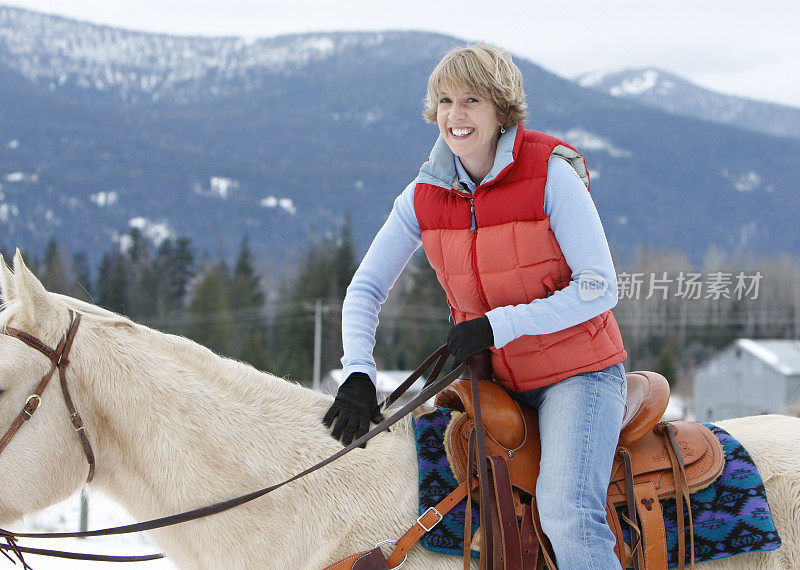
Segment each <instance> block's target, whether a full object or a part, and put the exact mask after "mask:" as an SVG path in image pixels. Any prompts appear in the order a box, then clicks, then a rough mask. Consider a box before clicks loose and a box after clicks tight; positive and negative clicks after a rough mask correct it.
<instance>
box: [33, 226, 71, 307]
mask: <svg viewBox="0 0 800 570" xmlns="http://www.w3.org/2000/svg"><path fill="white" fill-rule="evenodd" d="M39 275H40V278H41V282H42V285H44V287H45V289H47V290H48V291H53V292H54V293H63V294H69V293H70V290H71V288H72V283H73V279H72V277H71V276H70V274H69V270H68V269H67V264H66V263H64V255H63V252H62V248H61V247H60V246H59V244H58V242H57V241H56V240H55V238H52V237H51V238H50V240H49V241H48V242H47V247H46V248H45V252H44V259H43V263H42V268H41V270H40V272H39Z"/></svg>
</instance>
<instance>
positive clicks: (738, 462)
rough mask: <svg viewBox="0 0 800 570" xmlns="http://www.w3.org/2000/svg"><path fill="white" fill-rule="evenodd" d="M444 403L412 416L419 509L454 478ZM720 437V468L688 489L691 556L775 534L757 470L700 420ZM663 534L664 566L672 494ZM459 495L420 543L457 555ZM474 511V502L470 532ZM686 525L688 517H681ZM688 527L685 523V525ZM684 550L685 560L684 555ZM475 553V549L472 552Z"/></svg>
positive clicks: (670, 542) (672, 545)
mask: <svg viewBox="0 0 800 570" xmlns="http://www.w3.org/2000/svg"><path fill="white" fill-rule="evenodd" d="M455 414H457V413H456V412H453V411H452V410H448V409H446V408H437V409H436V410H435V411H433V412H431V413H428V414H424V415H422V416H420V417H418V418H415V419H414V421H413V426H414V434H415V435H416V441H417V459H418V461H419V489H420V493H419V510H420V514H422V513H423V512H425V511H426V510H427V509H428V507H431V506H434V505H436V504H437V503H438V502H439V501H441V500H442V499H443V498H444V497H445V496H447V495H448V494H449V493H450V492H451V491H452V490H453V489H455V488H456V486H457V485H458V483H457V482H456V479H455V476H454V475H453V472H452V470H451V468H450V465H449V463H448V461H447V457H446V454H445V451H444V433H445V429H446V428H447V426H448V425H449V424H450V421H451V420H452V419H453V416H454V415H455ZM705 425H706V426H707V427H708V428H709V429H710V430H711V431H712V432H713V433H714V435H715V436H716V437H717V438H718V439H719V441H720V443H721V444H722V448H723V452H724V454H725V468H724V470H723V472H722V474H721V475H720V476H719V478H718V479H717V480H716V481H715V482H714V483H713V484H711V485H710V486H709V487H706V488H705V489H703V490H701V491H698V492H696V493H693V494H692V495H691V503H692V517H693V520H694V532H695V561H696V562H703V561H706V560H715V559H718V558H725V557H728V556H733V555H735V554H741V553H743V552H759V551H767V550H776V549H777V548H778V547H780V544H781V542H780V537H779V536H778V532H777V530H776V529H775V524H774V522H773V520H772V515H771V514H770V511H769V505H768V504H767V497H766V492H765V490H764V484H763V482H762V480H761V476H760V475H759V474H758V470H757V469H756V466H755V465H754V464H753V461H752V459H751V458H750V455H749V454H748V453H747V451H746V450H745V449H744V447H743V446H742V445H741V444H740V443H739V442H738V441H736V440H735V439H733V437H731V435H730V434H728V432H726V431H725V430H723V429H721V428H719V427H717V426H715V425H713V424H705ZM661 506H662V509H663V511H664V527H665V530H666V535H667V552H668V565H669V567H673V566H678V561H677V554H676V553H677V550H678V532H677V521H676V511H677V506H676V504H675V500H674V499H663V500H661ZM465 509H466V502H465V501H462V502H461V503H460V504H459V505H457V506H456V507H455V508H454V509H453V510H451V511H450V513H448V514H447V515H446V516H445V518H444V520H443V521H442V522H441V523H439V525H438V526H436V527H435V528H434V529H433V530H432V531H431V532H429V533H427V534H425V535H424V536H423V537H422V539H421V540H420V543H421V544H422V545H423V546H424V547H425V548H427V549H428V550H431V551H434V552H439V553H442V554H452V555H455V556H461V555H462V552H463V534H464V514H465ZM477 520H478V512H477V509H476V508H474V507H473V513H472V521H473V529H472V530H473V532H474V531H475V530H476V529H477V525H478V523H477V522H476V521H477ZM686 521H687V525H688V517H687V519H686ZM687 528H688V527H687ZM688 554H689V553H688V552H687V559H686V562H687V563H688V561H689V557H688ZM472 555H473V557H475V558H477V557H478V552H476V551H473V552H472Z"/></svg>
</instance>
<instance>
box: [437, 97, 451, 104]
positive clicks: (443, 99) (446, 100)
mask: <svg viewBox="0 0 800 570" xmlns="http://www.w3.org/2000/svg"><path fill="white" fill-rule="evenodd" d="M439 103H450V97H442V98H441V99H439Z"/></svg>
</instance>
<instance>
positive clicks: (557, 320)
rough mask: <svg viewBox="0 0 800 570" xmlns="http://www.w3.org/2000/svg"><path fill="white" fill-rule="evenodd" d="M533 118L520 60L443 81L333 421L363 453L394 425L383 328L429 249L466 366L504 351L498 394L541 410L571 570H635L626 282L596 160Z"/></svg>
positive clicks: (492, 56)
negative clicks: (624, 530) (617, 518)
mask: <svg viewBox="0 0 800 570" xmlns="http://www.w3.org/2000/svg"><path fill="white" fill-rule="evenodd" d="M525 115H526V106H525V93H524V91H523V87H522V74H521V73H520V71H519V69H518V68H517V66H516V65H515V64H514V63H513V62H512V60H511V57H510V56H509V55H508V54H507V53H505V52H502V51H500V50H498V49H495V48H493V47H490V46H488V45H486V44H483V43H480V44H477V45H472V46H466V47H460V48H456V49H454V50H452V51H451V52H449V53H448V54H447V55H445V56H444V58H443V59H442V61H441V62H439V64H438V65H437V66H436V68H435V69H434V70H433V73H432V74H431V76H430V79H429V81H428V95H427V99H426V109H425V112H424V116H425V119H426V120H427V121H429V122H431V123H433V122H435V123H436V124H437V125H438V126H439V138H438V140H437V141H436V144H435V145H434V147H433V150H432V151H431V154H430V158H429V160H428V161H427V162H425V163H424V164H423V165H422V167H421V169H420V172H419V175H418V176H417V177H416V179H415V180H414V181H413V182H412V183H411V184H409V185H408V187H407V188H406V189H405V190H404V191H403V193H402V194H400V196H399V197H398V198H397V199H396V200H395V202H394V207H393V209H392V212H391V214H390V215H389V218H388V219H387V221H386V223H385V224H384V226H383V227H382V228H381V230H380V231H379V232H378V234H377V236H376V237H375V240H374V241H373V242H372V245H371V246H370V248H369V251H368V252H367V254H366V255H365V256H364V260H363V261H362V262H361V265H360V267H359V268H358V270H357V271H356V273H355V275H354V277H353V281H352V283H351V284H350V286H349V288H348V290H347V296H346V297H345V300H344V307H343V310H342V336H343V344H344V357H343V358H342V363H343V365H344V371H343V372H344V374H345V377H346V378H347V379H346V381H345V382H344V383H343V384H342V386H341V387H340V389H339V392H338V394H337V396H336V399H335V401H334V404H333V406H332V407H331V408H330V410H329V411H328V413H327V414H326V416H325V418H324V420H323V421H324V423H325V425H326V426H328V427H329V426H330V425H331V424H332V423H333V422H334V421H336V425H335V426H334V429H333V431H332V435H333V437H335V438H337V439H338V438H341V439H342V442H343V443H344V444H348V443H349V442H351V441H352V439H353V437H359V436H361V435H363V434H364V433H366V431H367V430H368V428H369V422H370V419H372V420H373V421H374V420H376V419H379V418H378V417H377V416H376V413H377V409H376V403H377V401H376V394H375V387H374V384H373V382H374V379H375V362H374V360H373V358H372V348H373V346H374V344H375V329H376V327H377V324H378V312H379V310H380V305H381V304H382V303H383V302H384V301H385V299H386V296H387V294H388V292H389V289H390V288H391V287H392V285H393V284H394V282H395V280H396V279H397V277H398V276H399V274H400V272H401V271H402V269H403V268H404V267H405V265H406V263H407V262H408V260H409V258H410V257H411V254H412V253H413V252H414V251H415V250H416V248H417V247H419V245H420V244H422V245H423V246H424V249H425V253H426V255H427V257H428V261H429V262H430V263H431V265H432V266H433V268H434V269H435V270H436V274H437V277H438V279H439V282H440V283H441V284H442V286H443V287H444V289H445V291H446V293H447V299H448V303H449V305H450V309H451V313H452V317H453V322H454V323H456V324H455V326H454V327H453V328H452V329H451V331H450V334H449V336H448V345H449V347H450V351H451V353H452V354H453V355H454V357H455V359H456V362H459V361H461V360H463V359H464V358H466V357H467V356H469V355H470V354H472V353H474V352H477V351H479V350H483V349H486V348H491V351H492V368H493V375H494V379H495V381H497V382H499V383H500V384H502V385H503V386H504V387H505V388H506V389H507V390H508V391H509V392H511V393H512V395H514V396H515V397H516V398H519V399H520V400H523V401H525V402H527V403H528V404H530V405H532V406H534V407H535V408H536V409H537V410H538V413H539V423H540V432H541V445H542V457H541V464H540V473H539V477H538V482H537V488H536V496H537V502H538V506H539V514H540V518H541V522H542V528H543V530H544V532H545V533H546V534H547V536H548V538H549V539H550V541H551V543H552V545H553V549H554V551H555V553H556V562H557V564H558V567H559V568H566V569H572V568H593V569H596V568H619V567H620V564H619V562H618V560H617V558H616V556H615V555H614V552H613V547H614V536H613V534H612V532H611V530H610V529H609V528H608V525H607V524H606V521H605V516H606V512H605V499H606V492H607V490H608V481H609V479H610V476H611V463H612V460H613V455H614V450H615V448H616V443H617V439H618V436H619V431H620V426H621V423H622V416H623V413H624V406H625V393H626V383H625V374H624V369H623V367H622V364H621V363H622V362H623V361H624V360H625V359H626V358H627V354H626V352H625V350H624V348H623V345H622V339H621V336H620V333H619V328H618V327H617V324H616V321H615V319H614V316H613V315H612V314H611V311H610V309H611V308H612V307H613V306H615V305H616V303H617V284H616V276H615V272H614V266H613V263H612V260H611V254H610V252H609V249H608V243H607V241H606V238H605V234H604V232H603V227H602V225H601V223H600V219H599V217H598V215H597V211H596V209H595V207H594V204H593V202H592V199H591V197H590V195H589V192H588V187H589V176H588V171H587V169H586V166H585V164H584V162H583V158H582V157H581V155H580V154H578V152H577V151H575V149H574V148H572V147H571V146H570V145H569V144H567V143H565V142H563V141H560V140H558V139H556V138H554V137H551V136H549V135H546V134H544V133H539V132H536V131H527V130H524V129H523V128H522V122H523V120H524V119H525Z"/></svg>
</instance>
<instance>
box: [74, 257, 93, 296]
mask: <svg viewBox="0 0 800 570" xmlns="http://www.w3.org/2000/svg"><path fill="white" fill-rule="evenodd" d="M72 274H73V275H74V276H75V278H74V280H73V282H72V286H71V287H70V290H69V295H70V296H71V297H75V298H76V299H81V300H83V301H89V302H91V300H92V278H91V272H90V271H89V258H88V257H87V256H86V253H84V252H79V253H76V254H75V255H73V256H72Z"/></svg>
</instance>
